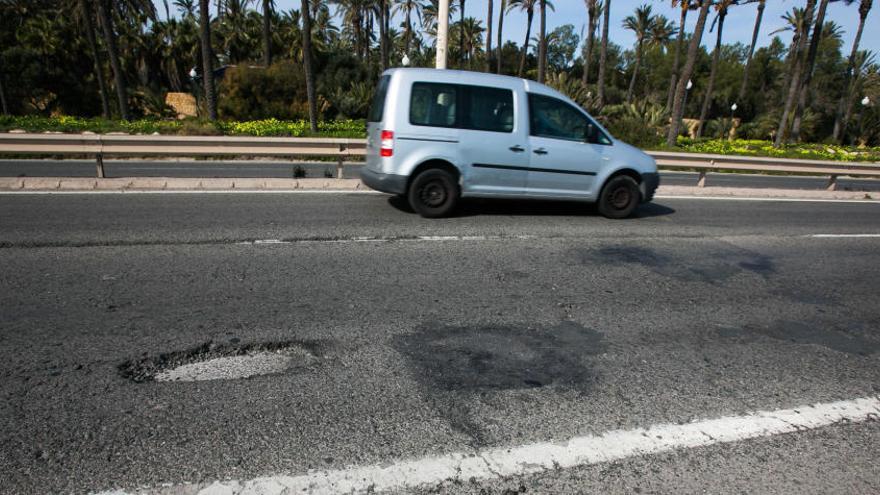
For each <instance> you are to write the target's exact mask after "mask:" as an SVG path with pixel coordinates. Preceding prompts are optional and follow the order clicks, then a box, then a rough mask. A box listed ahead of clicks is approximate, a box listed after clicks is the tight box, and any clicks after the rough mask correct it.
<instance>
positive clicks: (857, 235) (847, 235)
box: [808, 234, 880, 239]
mask: <svg viewBox="0 0 880 495" xmlns="http://www.w3.org/2000/svg"><path fill="white" fill-rule="evenodd" d="M808 237H814V238H820V239H825V238H832V239H836V238H860V237H880V234H813V235H811V236H808Z"/></svg>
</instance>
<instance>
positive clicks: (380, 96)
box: [368, 76, 391, 122]
mask: <svg viewBox="0 0 880 495" xmlns="http://www.w3.org/2000/svg"><path fill="white" fill-rule="evenodd" d="M390 80H391V76H382V77H381V78H380V79H379V85H378V86H376V94H375V95H374V96H373V104H372V105H371V106H370V115H369V119H368V120H369V121H370V122H382V114H383V113H385V96H386V95H387V94H388V82H389V81H390Z"/></svg>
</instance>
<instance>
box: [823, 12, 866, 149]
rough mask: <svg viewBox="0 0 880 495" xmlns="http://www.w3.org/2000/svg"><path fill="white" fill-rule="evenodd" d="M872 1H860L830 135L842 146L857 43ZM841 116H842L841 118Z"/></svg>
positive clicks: (850, 101) (848, 117)
mask: <svg viewBox="0 0 880 495" xmlns="http://www.w3.org/2000/svg"><path fill="white" fill-rule="evenodd" d="M872 1H873V0H862V3H861V4H859V28H858V30H857V31H856V37H855V39H853V47H852V51H851V52H850V54H849V68H848V69H847V71H846V84H845V85H844V92H843V96H841V97H840V104H839V105H838V106H837V113H836V115H835V118H834V132H833V134H832V136H833V138H834V141H835V142H838V143H840V144H843V137H844V135H845V134H846V126H847V124H848V123H849V119H850V117H851V116H852V93H853V89H854V88H853V86H854V85H855V80H856V77H855V74H853V71H855V66H856V56H857V55H858V53H859V43H860V42H861V41H862V30H864V29H865V19H866V18H867V17H868V12H869V11H870V10H871V3H872ZM841 114H842V116H841Z"/></svg>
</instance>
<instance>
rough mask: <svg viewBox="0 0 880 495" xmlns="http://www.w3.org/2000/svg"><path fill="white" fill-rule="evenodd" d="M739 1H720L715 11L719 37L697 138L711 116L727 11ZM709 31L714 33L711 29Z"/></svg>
mask: <svg viewBox="0 0 880 495" xmlns="http://www.w3.org/2000/svg"><path fill="white" fill-rule="evenodd" d="M736 1H737V0H718V3H716V4H715V10H716V11H718V15H717V17H715V21H717V23H718V36H717V37H716V38H715V49H714V50H713V51H712V69H711V70H710V71H709V83H708V84H707V85H706V94H705V95H704V96H703V108H702V109H701V110H700V122H699V124H697V137H700V136H702V135H703V125H704V124H705V123H706V117H707V116H708V114H709V105H710V104H711V103H712V96H713V91H715V74H716V73H717V71H718V61H719V60H720V59H721V38H722V36H723V34H724V18H725V17H727V9H728V8H730V6H731V5H733V4H735V3H736ZM709 31H712V30H711V29H709Z"/></svg>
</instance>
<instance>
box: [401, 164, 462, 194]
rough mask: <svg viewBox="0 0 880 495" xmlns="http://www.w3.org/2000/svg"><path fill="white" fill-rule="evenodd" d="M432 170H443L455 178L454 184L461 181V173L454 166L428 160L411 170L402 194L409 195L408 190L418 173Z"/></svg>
mask: <svg viewBox="0 0 880 495" xmlns="http://www.w3.org/2000/svg"><path fill="white" fill-rule="evenodd" d="M432 168H436V169H440V170H444V171H446V172H449V173H450V174H452V176H453V177H455V183H456V184H458V183H459V182H460V180H461V171H460V170H459V169H458V167H456V166H455V165H453V164H451V163H449V162H448V161H446V160H428V161H426V162H422V163H420V164H419V165H418V166H417V167H416V168H414V169H413V171H412V172H410V173H409V178H408V179H407V181H406V192H404V193H403V194H404V195H406V194H408V193H409V188H410V186H412V182H413V179H414V178H415V177H416V176H418V175H419V174H420V173H422V172H424V171H425V170H430V169H432Z"/></svg>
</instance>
